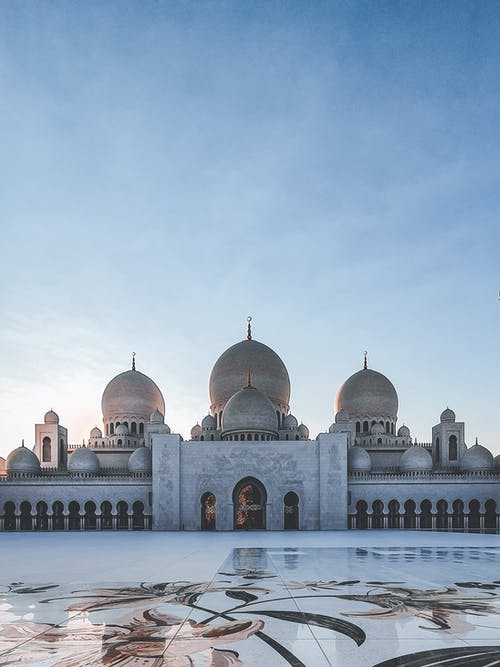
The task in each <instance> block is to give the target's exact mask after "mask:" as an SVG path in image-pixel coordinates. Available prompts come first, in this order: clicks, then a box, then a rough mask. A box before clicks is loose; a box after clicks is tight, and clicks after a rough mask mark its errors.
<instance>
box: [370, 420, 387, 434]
mask: <svg viewBox="0 0 500 667" xmlns="http://www.w3.org/2000/svg"><path fill="white" fill-rule="evenodd" d="M370 433H371V434H372V435H381V434H382V433H385V428H384V427H383V426H382V424H379V423H378V422H376V423H375V424H373V426H372V427H371V429H370Z"/></svg>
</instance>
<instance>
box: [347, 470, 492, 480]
mask: <svg viewBox="0 0 500 667" xmlns="http://www.w3.org/2000/svg"><path fill="white" fill-rule="evenodd" d="M397 478H399V479H406V480H407V479H426V480H431V481H439V480H453V479H456V480H463V479H491V480H492V481H500V471H495V470H458V471H452V470H437V471H433V470H409V471H404V472H403V471H401V470H385V471H370V472H368V471H359V472H358V471H353V472H350V473H349V480H352V481H355V480H361V479H366V480H368V479H369V480H381V481H383V480H392V481H394V479H397Z"/></svg>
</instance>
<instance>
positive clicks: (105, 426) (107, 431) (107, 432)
mask: <svg viewBox="0 0 500 667" xmlns="http://www.w3.org/2000/svg"><path fill="white" fill-rule="evenodd" d="M104 428H105V433H106V435H109V427H108V425H107V424H105V425H104Z"/></svg>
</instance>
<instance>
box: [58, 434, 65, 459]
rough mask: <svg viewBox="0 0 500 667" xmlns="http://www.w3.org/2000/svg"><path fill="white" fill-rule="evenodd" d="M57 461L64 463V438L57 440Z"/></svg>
mask: <svg viewBox="0 0 500 667" xmlns="http://www.w3.org/2000/svg"><path fill="white" fill-rule="evenodd" d="M59 463H62V464H64V463H66V448H65V446H64V439H63V438H60V440H59Z"/></svg>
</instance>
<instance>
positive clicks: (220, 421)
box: [219, 410, 222, 428]
mask: <svg viewBox="0 0 500 667" xmlns="http://www.w3.org/2000/svg"><path fill="white" fill-rule="evenodd" d="M219 428H222V410H221V411H220V412H219Z"/></svg>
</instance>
